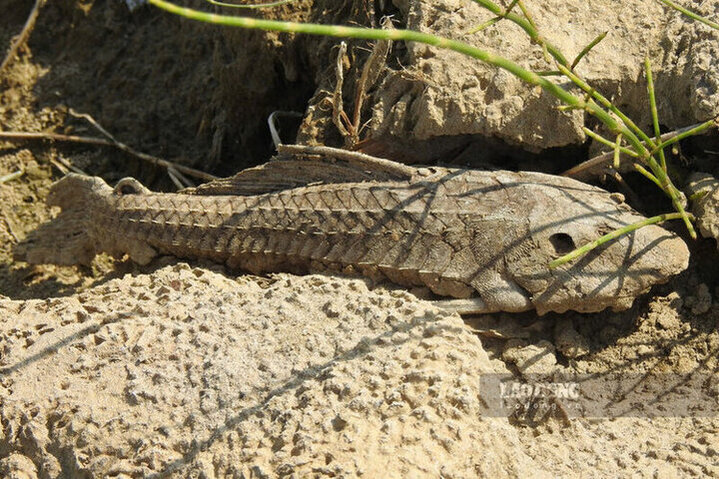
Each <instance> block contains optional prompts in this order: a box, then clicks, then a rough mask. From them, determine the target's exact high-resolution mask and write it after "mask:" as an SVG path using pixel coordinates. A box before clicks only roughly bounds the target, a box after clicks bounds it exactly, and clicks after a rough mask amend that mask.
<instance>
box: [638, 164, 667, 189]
mask: <svg viewBox="0 0 719 479" xmlns="http://www.w3.org/2000/svg"><path fill="white" fill-rule="evenodd" d="M634 169H635V170H637V171H638V172H639V173H641V174H642V175H644V176H645V177H647V178H648V179H649V180H650V181H651V182H652V183H654V184H655V185H657V186H658V187H659V188H660V189H662V190H663V189H664V188H663V187H662V184H661V182H660V181H659V180H658V179H657V177H656V176H654V175H652V174H651V173H650V172H649V171H648V170H647V169H646V168H644V167H643V166H642V165H640V164H639V163H634Z"/></svg>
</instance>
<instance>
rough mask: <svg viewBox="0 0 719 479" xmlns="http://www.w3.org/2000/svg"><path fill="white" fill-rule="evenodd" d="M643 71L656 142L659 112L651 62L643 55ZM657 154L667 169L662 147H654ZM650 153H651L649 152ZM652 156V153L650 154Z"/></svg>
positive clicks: (660, 162) (658, 140) (662, 165)
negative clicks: (645, 76) (645, 77)
mask: <svg viewBox="0 0 719 479" xmlns="http://www.w3.org/2000/svg"><path fill="white" fill-rule="evenodd" d="M644 71H645V72H646V75H647V92H648V93H649V108H650V110H651V113H652V125H653V126H654V137H655V138H656V141H657V143H659V142H661V137H662V132H661V131H659V114H658V113H657V99H656V97H655V96H654V76H653V75H652V64H651V62H650V61H649V57H644ZM654 149H655V150H656V153H655V154H657V155H658V156H659V164H660V165H661V167H662V169H663V170H664V171H667V159H666V157H665V156H664V149H663V148H654ZM650 154H651V153H650ZM652 156H654V155H652Z"/></svg>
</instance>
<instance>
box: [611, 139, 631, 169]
mask: <svg viewBox="0 0 719 479" xmlns="http://www.w3.org/2000/svg"><path fill="white" fill-rule="evenodd" d="M621 151H622V134H621V133H620V134H618V135H617V140H616V142H615V143H614V160H613V161H612V165H614V169H615V170H617V171H619V166H620V165H619V153H621ZM632 153H634V152H633V151H632Z"/></svg>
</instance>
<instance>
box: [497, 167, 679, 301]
mask: <svg viewBox="0 0 719 479" xmlns="http://www.w3.org/2000/svg"><path fill="white" fill-rule="evenodd" d="M533 175H535V176H536V175H540V174H533ZM540 176H541V177H543V178H542V181H541V182H528V183H525V184H517V185H516V186H515V187H516V188H520V189H522V190H523V192H522V193H521V195H522V197H523V198H525V199H526V201H527V207H528V209H527V211H528V217H527V219H526V229H525V231H524V234H523V235H522V237H521V239H520V240H519V241H518V242H517V244H516V245H515V246H513V247H511V248H509V249H508V251H507V253H506V254H505V264H506V265H507V274H508V275H509V276H510V277H511V279H512V280H513V281H514V283H516V284H517V285H518V286H519V287H520V288H522V289H523V290H524V291H525V292H526V293H527V294H528V296H529V299H530V301H531V303H532V305H533V306H534V308H536V310H537V312H538V313H539V314H543V313H545V312H548V311H555V312H560V313H561V312H564V311H567V310H569V309H571V310H575V311H580V312H596V311H601V310H603V309H605V308H607V307H610V308H612V309H613V310H615V311H620V310H624V309H628V308H629V307H631V305H632V303H633V301H634V299H635V298H636V297H637V296H639V295H641V294H642V293H644V292H646V291H648V290H649V289H650V288H651V287H652V286H653V285H655V284H660V283H664V282H666V281H667V280H668V279H669V278H671V277H672V276H673V275H676V274H678V273H680V272H681V271H683V270H684V269H686V268H687V266H688V263H689V250H688V248H687V245H686V243H685V242H684V241H683V240H682V239H681V238H680V237H678V236H677V235H676V234H674V233H672V232H669V231H667V230H666V229H664V228H662V227H660V226H657V225H649V226H645V227H642V228H640V229H638V230H635V231H633V232H631V233H628V234H625V235H623V236H620V237H618V238H617V239H614V240H611V241H609V242H607V243H605V244H603V245H601V246H599V247H597V248H596V249H594V250H591V251H590V252H589V253H587V254H585V255H584V256H581V257H579V258H577V259H575V260H573V261H571V262H569V263H566V264H564V265H561V266H558V267H556V268H551V269H550V268H549V263H550V262H552V261H553V260H555V259H557V258H559V257H561V256H563V255H565V254H567V253H569V252H570V251H572V250H574V249H575V248H578V247H581V246H584V245H586V244H588V243H591V242H593V241H595V240H596V239H598V238H600V237H602V236H603V235H606V234H607V233H610V232H612V231H615V230H617V229H619V228H623V227H625V226H628V225H631V224H634V223H637V222H639V221H642V220H644V219H646V218H645V217H644V216H642V215H641V214H639V213H637V212H636V211H634V210H633V209H632V208H630V207H629V206H628V205H627V204H626V203H624V201H623V197H622V196H621V195H618V194H610V193H608V192H607V191H605V190H602V189H600V188H596V187H593V186H590V185H587V184H584V183H581V182H578V181H575V180H571V179H568V178H559V177H553V176H550V175H540Z"/></svg>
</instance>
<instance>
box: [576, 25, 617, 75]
mask: <svg viewBox="0 0 719 479" xmlns="http://www.w3.org/2000/svg"><path fill="white" fill-rule="evenodd" d="M607 33H608V32H604V33H600V34H599V35H597V38H595V39H594V40H592V41H591V42H589V44H588V45H587V46H586V47H584V48H583V49H582V51H581V52H579V55H577V56H576V58H574V61H573V62H572V64H571V65H569V69H570V70H574V67H576V66H577V64H578V63H579V62H580V61H581V60H582V58H584V57H585V56H586V55H587V53H589V52H590V51H591V49H592V48H594V47H595V46H597V43H599V42H601V41H602V40H604V37H606V36H607Z"/></svg>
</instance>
